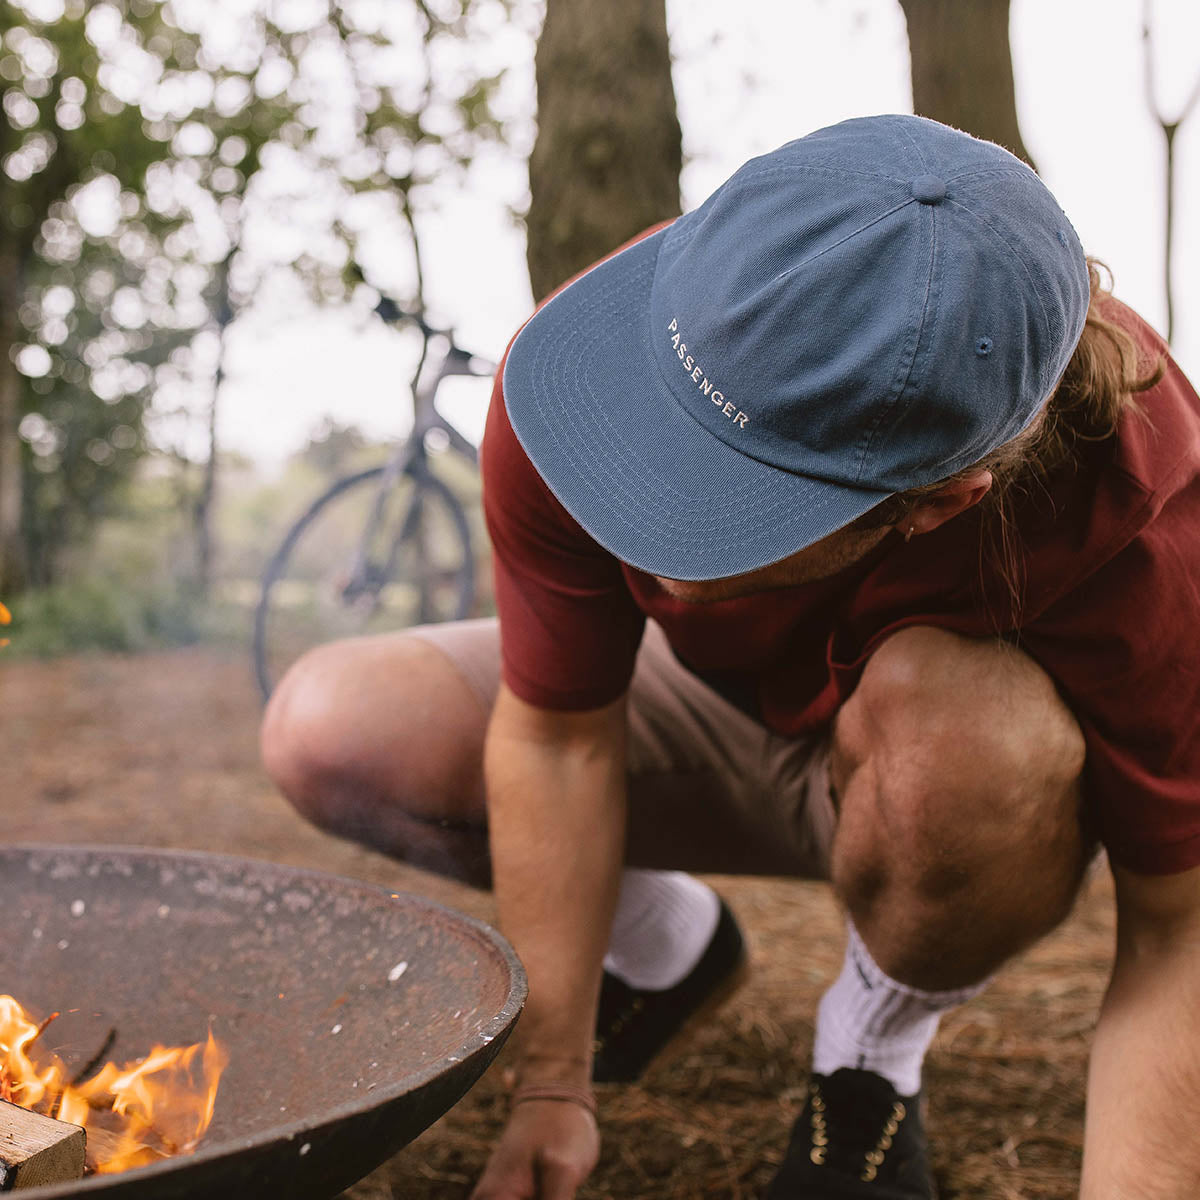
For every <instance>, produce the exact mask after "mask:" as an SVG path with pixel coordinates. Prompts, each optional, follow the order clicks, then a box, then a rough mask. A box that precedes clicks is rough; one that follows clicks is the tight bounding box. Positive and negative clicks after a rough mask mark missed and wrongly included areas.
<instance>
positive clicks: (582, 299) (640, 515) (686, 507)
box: [504, 229, 892, 580]
mask: <svg viewBox="0 0 1200 1200" xmlns="http://www.w3.org/2000/svg"><path fill="white" fill-rule="evenodd" d="M667 232H668V230H667V229H664V230H660V231H659V232H657V233H654V234H652V235H650V236H649V237H647V238H644V239H642V240H641V241H640V242H636V243H635V244H634V245H632V246H630V247H629V248H627V249H626V250H623V251H622V252H621V253H620V254H618V255H616V256H614V257H612V258H609V259H606V260H605V261H604V262H602V263H600V264H599V265H598V266H596V267H594V268H592V270H590V271H589V272H588V273H587V274H586V275H584V276H583V277H582V278H580V279H578V280H576V281H575V282H574V283H573V284H571V286H570V287H568V288H566V289H565V290H564V291H562V292H560V293H559V294H558V295H557V296H555V297H554V298H553V299H552V300H551V301H550V302H549V303H548V304H546V305H545V306H544V307H543V308H542V309H541V310H539V311H538V312H537V313H536V314H535V315H534V316H533V318H532V319H531V320H530V321H529V323H528V324H527V325H526V326H525V328H524V329H523V330H522V331H521V333H520V335H519V336H518V337H517V339H516V340H515V341H514V342H513V345H512V348H511V349H510V351H509V354H508V360H507V363H506V365H505V370H504V396H505V401H506V404H507V407H508V414H509V419H510V420H511V422H512V426H513V429H514V430H515V432H516V435H517V438H518V439H519V440H520V442H521V445H522V446H523V447H524V449H525V452H526V454H528V455H529V458H530V460H531V461H532V462H533V464H534V466H535V467H536V468H537V470H538V473H539V474H540V475H541V476H542V478H543V479H544V480H545V481H546V484H547V486H548V487H549V488H550V490H551V491H552V492H553V493H554V495H555V496H556V497H557V498H558V500H559V501H560V502H561V504H562V505H563V507H564V508H566V510H567V511H568V512H569V513H570V514H571V516H572V517H574V518H575V520H576V521H578V522H579V524H580V525H581V526H582V527H583V528H584V529H585V530H586V531H587V532H588V534H590V535H591V537H593V538H594V539H595V540H596V541H597V542H598V543H599V544H600V545H601V546H603V547H604V548H605V549H606V550H608V551H609V552H610V553H612V554H614V555H615V556H616V557H617V558H619V559H621V560H622V561H623V562H627V563H629V564H630V565H631V566H634V567H637V568H638V569H640V570H642V571H646V572H649V573H650V574H652V575H659V576H662V577H664V578H668V579H681V580H701V579H721V578H727V577H729V576H732V575H742V574H744V573H745V572H747V571H753V570H755V569H757V568H758V567H763V566H766V565H767V564H769V563H773V562H778V561H779V560H780V559H782V558H786V557H788V556H789V555H791V554H794V553H796V551H798V550H802V549H803V548H805V547H806V546H810V545H812V543H814V542H816V541H819V540H820V539H821V538H823V537H826V536H827V535H828V534H830V533H833V532H834V531H835V530H837V529H840V528H842V527H843V526H844V525H847V524H849V522H851V521H853V520H855V519H856V518H857V517H860V516H862V515H863V514H864V513H865V512H867V511H869V510H870V509H872V508H874V507H875V505H877V504H879V503H880V502H881V501H883V500H885V499H886V498H887V497H888V495H890V494H892V493H889V492H879V491H863V490H859V489H855V488H847V487H845V486H844V485H840V484H832V483H829V482H827V481H824V480H820V479H813V478H810V477H808V476H804V475H797V474H793V473H791V472H789V471H782V470H779V469H778V468H776V467H772V466H770V465H768V464H766V463H762V462H759V461H758V460H756V459H754V458H751V457H749V456H748V455H745V454H742V453H739V452H738V451H736V450H734V449H733V448H732V447H731V446H729V445H727V444H726V443H724V442H722V441H721V440H720V439H719V438H716V437H714V436H713V435H712V434H711V433H710V432H709V431H708V430H707V429H705V428H704V426H703V425H701V424H700V422H699V421H697V420H696V419H695V418H694V417H692V416H691V415H690V414H689V413H688V411H687V410H686V409H685V408H684V407H683V406H682V405H681V404H680V403H679V402H678V401H677V400H676V399H675V397H674V395H673V394H672V392H671V389H670V388H669V387H668V386H667V384H666V382H665V381H664V380H663V377H662V374H661V371H660V368H659V366H658V363H657V361H656V359H655V356H654V354H653V353H652V350H651V346H650V335H651V329H650V318H649V315H648V314H649V311H650V290H651V285H652V283H653V280H654V267H655V262H656V261H657V258H658V254H659V250H660V248H661V246H662V243H663V238H664V237H665V236H666V234H667Z"/></svg>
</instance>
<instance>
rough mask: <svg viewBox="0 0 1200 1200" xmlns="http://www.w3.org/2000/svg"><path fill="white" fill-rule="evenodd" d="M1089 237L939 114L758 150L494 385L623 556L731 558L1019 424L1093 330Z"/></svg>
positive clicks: (544, 325) (580, 516)
mask: <svg viewBox="0 0 1200 1200" xmlns="http://www.w3.org/2000/svg"><path fill="white" fill-rule="evenodd" d="M1088 300H1089V286H1088V271H1087V265H1086V262H1085V259H1084V253H1083V249H1082V247H1081V246H1080V244H1079V239H1078V238H1077V236H1076V235H1075V231H1074V229H1072V227H1071V224H1070V222H1069V221H1068V220H1067V218H1066V217H1065V216H1064V214H1063V212H1062V210H1061V209H1060V208H1059V206H1058V204H1057V202H1056V201H1055V199H1054V197H1053V196H1052V195H1051V194H1050V192H1049V191H1048V190H1047V188H1046V187H1045V185H1044V184H1043V183H1042V182H1041V180H1040V179H1039V178H1038V177H1037V175H1036V174H1035V173H1034V172H1033V171H1032V170H1030V169H1029V167H1027V166H1026V165H1025V164H1024V163H1022V162H1021V161H1020V160H1019V159H1017V158H1015V157H1013V156H1012V155H1011V154H1009V153H1008V152H1007V151H1006V150H1003V149H1001V148H1000V147H999V146H996V145H993V144H992V143H990V142H984V141H980V140H979V139H977V138H973V137H970V136H968V135H967V134H965V133H960V132H958V131H957V130H953V129H950V128H948V127H946V126H944V125H940V124H938V123H937V122H935V121H929V120H925V119H923V118H921V117H912V116H878V117H866V118H861V119H857V120H851V121H845V122H842V123H841V124H838V125H834V126H831V127H829V128H827V129H821V130H818V131H817V132H815V133H812V134H810V135H809V136H807V137H803V138H800V139H799V140H797V141H794V142H789V143H788V144H787V145H785V146H782V147H781V148H780V149H778V150H775V151H773V152H772V153H770V154H766V155H764V156H762V157H760V158H755V159H752V160H751V161H750V162H748V163H746V164H745V165H744V166H743V167H741V168H740V169H739V170H738V171H737V173H736V174H734V175H733V176H732V178H730V179H729V180H728V181H727V182H726V183H724V184H722V185H721V187H719V188H718V189H717V190H716V192H714V193H713V195H712V196H710V197H709V199H708V200H707V201H705V203H704V204H702V205H701V206H700V207H699V208H698V209H696V210H695V211H694V212H690V213H688V214H686V215H685V216H682V217H680V218H679V219H678V220H677V221H675V222H674V223H672V224H671V225H669V226H668V227H666V228H665V229H662V230H660V231H658V232H657V233H654V234H652V235H650V236H649V237H646V238H644V239H642V240H641V241H638V242H636V243H634V244H633V245H631V246H629V247H628V248H626V249H625V250H623V251H622V252H621V253H619V254H617V255H615V256H613V257H611V258H609V259H606V260H604V261H603V262H601V263H599V264H598V265H597V266H595V267H593V268H592V269H591V270H590V271H588V272H587V273H586V274H585V275H583V276H581V277H580V278H579V279H577V280H576V281H575V282H574V283H572V284H571V285H570V286H569V287H567V288H566V289H564V290H563V291H562V292H560V293H558V294H557V295H556V296H554V297H553V298H552V299H551V300H550V301H549V302H548V303H547V304H546V305H544V306H543V307H542V308H541V309H540V310H539V311H538V312H537V313H536V314H535V315H534V316H533V318H532V319H531V320H530V321H529V322H528V324H527V325H526V326H525V328H524V329H523V330H522V331H521V333H520V334H519V335H518V337H517V338H516V340H515V341H514V343H513V345H512V348H511V349H510V351H509V355H508V359H507V363H506V366H505V371H504V395H505V400H506V403H507V406H508V413H509V417H510V420H511V421H512V425H513V428H514V430H515V431H516V434H517V437H518V439H519V440H520V442H521V444H522V446H523V447H524V449H525V452H526V453H527V454H528V455H529V457H530V459H531V460H532V462H533V464H534V466H535V467H536V468H537V470H538V472H539V474H540V475H541V476H542V477H543V478H544V479H545V481H546V483H547V485H548V486H549V488H550V490H551V491H552V492H553V493H554V494H555V496H557V498H558V499H559V501H560V502H561V503H562V504H563V506H564V507H565V508H566V509H567V511H568V512H569V513H570V514H571V515H572V516H573V517H574V518H575V520H576V521H578V522H579V524H580V525H581V526H582V527H583V528H584V529H585V530H586V531H587V532H588V533H589V534H590V535H591V536H592V537H593V538H594V539H595V540H596V541H597V542H599V543H600V545H602V546H604V547H605V548H606V549H607V550H609V551H610V552H611V553H612V554H614V555H616V557H617V558H619V559H621V560H623V561H624V562H627V563H629V564H630V565H632V566H634V567H637V568H639V569H641V570H643V571H647V572H649V573H651V574H654V575H659V576H664V577H667V578H672V579H681V580H700V579H718V578H723V577H727V576H731V575H740V574H742V573H744V572H746V571H752V570H754V569H756V568H758V567H762V566H766V565H767V564H769V563H773V562H777V561H778V560H779V559H782V558H786V557H787V556H788V555H790V554H794V553H795V552H796V551H798V550H801V549H803V548H804V547H806V546H809V545H811V544H812V543H813V542H816V541H818V540H819V539H821V538H823V537H826V536H827V535H828V534H830V533H833V532H834V531H835V530H838V529H840V528H842V527H843V526H845V525H847V524H849V523H850V522H851V521H853V520H855V519H856V518H857V517H860V516H862V515H863V514H864V513H866V512H867V511H869V510H870V509H871V508H873V507H875V505H877V504H879V503H881V502H882V501H883V500H885V499H887V498H888V497H889V496H892V495H895V494H896V493H898V492H903V491H907V490H908V489H910V488H914V487H919V486H922V485H924V484H930V483H935V482H937V481H939V480H942V479H945V478H947V477H949V476H951V475H953V474H954V473H955V472H957V471H959V470H961V469H962V468H963V467H966V466H969V465H970V464H971V463H974V462H977V461H978V460H979V459H980V458H982V457H983V456H984V455H986V454H987V453H988V452H989V451H991V450H993V449H995V448H996V447H997V446H999V445H1001V444H1002V443H1004V442H1007V441H1009V440H1011V439H1012V438H1014V437H1016V436H1017V434H1019V433H1020V432H1021V431H1022V430H1023V429H1025V428H1026V427H1027V426H1028V425H1029V424H1030V422H1031V421H1032V420H1033V418H1034V417H1035V416H1036V415H1037V413H1038V412H1039V410H1040V409H1041V408H1042V406H1043V404H1044V403H1045V401H1046V400H1047V399H1048V398H1049V396H1050V394H1051V393H1052V391H1053V390H1054V387H1055V386H1056V384H1057V381H1058V380H1059V378H1060V377H1061V375H1062V373H1063V371H1064V370H1065V368H1066V365H1067V362H1068V360H1069V359H1070V357H1071V354H1072V352H1073V350H1074V348H1075V345H1076V343H1077V342H1078V340H1079V337H1080V334H1081V333H1082V332H1083V324H1084V319H1085V317H1086V314H1087V308H1088Z"/></svg>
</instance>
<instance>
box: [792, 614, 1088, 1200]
mask: <svg viewBox="0 0 1200 1200" xmlns="http://www.w3.org/2000/svg"><path fill="white" fill-rule="evenodd" d="M1083 757H1084V746H1083V737H1082V734H1081V733H1080V731H1079V728H1078V726H1077V725H1076V723H1075V720H1074V718H1073V717H1072V716H1071V714H1070V712H1069V711H1068V710H1067V708H1066V706H1065V705H1064V703H1063V702H1062V700H1061V699H1060V697H1059V696H1058V694H1057V692H1056V691H1055V689H1054V686H1053V684H1052V683H1051V682H1050V680H1049V679H1048V677H1047V676H1046V675H1045V674H1044V673H1043V672H1042V671H1041V670H1040V669H1039V668H1038V667H1037V665H1036V664H1035V663H1033V662H1032V661H1031V660H1030V659H1029V658H1027V657H1026V656H1025V655H1023V654H1021V653H1020V652H1019V651H1016V650H1014V649H1012V648H1011V647H1009V646H1006V645H1002V644H1000V643H989V642H981V641H971V640H967V639H964V638H960V637H958V636H957V635H954V634H951V633H946V632H944V631H940V630H935V629H928V628H913V629H908V630H905V631H903V632H901V633H898V634H896V635H895V636H893V637H892V638H890V639H889V640H888V641H887V642H885V643H884V644H883V646H882V647H881V648H880V649H879V650H878V651H877V652H876V653H875V655H874V656H873V657H872V658H871V660H870V662H869V663H868V665H867V668H866V670H865V671H864V673H863V676H862V680H861V682H860V684H859V686H858V688H857V689H856V691H855V692H854V694H853V695H852V696H851V698H850V699H849V700H848V701H847V702H846V704H845V705H844V706H843V708H842V710H841V712H840V713H839V715H838V719H837V722H836V725H835V730H834V743H833V751H832V758H831V776H832V782H833V786H834V789H835V793H836V797H837V800H836V803H837V808H838V814H839V819H838V826H837V831H836V834H835V837H834V842H833V849H832V860H831V876H832V882H833V886H834V890H835V892H836V893H837V895H838V897H839V899H840V900H841V901H842V903H843V904H844V906H845V908H846V911H847V915H848V918H849V925H850V929H849V934H850V937H849V947H848V953H847V959H846V964H845V967H844V969H843V972H842V974H841V976H840V977H839V978H838V980H837V981H836V982H835V983H834V985H833V987H832V988H831V989H830V990H829V992H828V993H827V994H826V996H825V997H824V999H823V1000H822V1003H821V1007H820V1010H819V1013H818V1022H817V1034H816V1046H815V1053H814V1088H815V1090H814V1091H813V1094H812V1096H810V1100H809V1103H808V1105H807V1106H806V1108H805V1111H804V1113H803V1114H802V1116H801V1119H800V1121H798V1122H797V1125H796V1129H795V1131H794V1133H793V1143H792V1146H791V1147H790V1149H789V1154H788V1159H787V1162H786V1163H785V1166H784V1169H783V1171H782V1172H781V1174H780V1178H779V1180H778V1181H777V1183H776V1186H775V1188H774V1190H773V1191H772V1193H771V1195H772V1196H773V1197H779V1198H780V1200H783V1198H785V1197H790V1196H792V1195H797V1196H800V1195H808V1194H810V1193H811V1194H824V1193H823V1192H821V1190H820V1189H821V1188H823V1187H824V1188H828V1187H829V1186H830V1184H829V1178H828V1177H829V1175H830V1174H832V1175H836V1176H844V1177H845V1178H846V1182H845V1183H842V1182H841V1181H840V1180H839V1183H838V1187H841V1188H842V1189H843V1190H841V1191H838V1193H837V1194H839V1195H847V1196H850V1195H862V1196H870V1195H871V1194H873V1191H872V1189H873V1188H875V1187H877V1186H879V1185H880V1184H881V1183H883V1182H890V1183H891V1184H892V1185H893V1186H895V1187H898V1188H899V1189H900V1190H899V1192H898V1193H897V1194H899V1195H909V1196H914V1197H919V1196H927V1195H931V1194H932V1191H931V1184H930V1183H929V1182H928V1180H927V1178H926V1177H925V1170H926V1168H925V1165H924V1163H923V1162H922V1161H921V1160H922V1158H923V1150H922V1146H921V1140H922V1139H921V1136H920V1129H919V1119H920V1118H919V1112H918V1111H917V1104H916V1103H915V1102H914V1101H913V1100H912V1099H911V1093H913V1092H915V1091H916V1090H917V1084H918V1083H919V1072H920V1063H921V1059H922V1058H923V1055H924V1052H925V1049H926V1047H927V1046H928V1043H929V1041H930V1040H931V1038H932V1037H933V1033H934V1031H935V1029H936V1026H937V1020H938V1016H939V1014H940V1013H941V1012H942V1011H944V1010H945V1009H947V1008H949V1007H951V1006H953V1005H954V1004H956V1003H958V1002H960V1001H961V1000H962V999H964V998H965V997H966V996H967V995H969V994H971V992H972V991H973V990H977V988H978V986H979V985H981V984H982V982H983V981H985V980H986V979H987V977H988V976H989V975H990V974H991V973H993V972H994V971H995V970H996V969H997V967H999V966H1000V965H1001V964H1002V963H1003V962H1004V961H1005V960H1006V959H1008V958H1010V957H1011V956H1012V955H1014V954H1016V953H1017V952H1018V951H1020V950H1022V949H1023V948H1024V947H1026V946H1028V945H1029V944H1030V943H1032V942H1033V941H1035V940H1036V939H1037V938H1039V937H1041V936H1042V935H1043V934H1045V933H1048V932H1049V931H1050V930H1051V929H1053V928H1054V927H1055V926H1056V925H1057V924H1058V923H1059V922H1060V921H1062V919H1063V918H1064V917H1065V916H1066V915H1067V913H1068V911H1069V910H1070V907H1071V905H1072V903H1073V901H1074V898H1075V895H1076V892H1077V890H1078V887H1079V883H1080V880H1081V879H1082V876H1083V872H1084V870H1085V867H1086V865H1087V862H1088V860H1089V859H1090V857H1091V854H1092V852H1093V849H1094V846H1093V842H1092V839H1091V838H1090V837H1089V836H1088V834H1087V833H1086V832H1085V830H1084V827H1083V825H1082V823H1081V820H1080V802H1081V791H1080V773H1081V771H1082V767H1083ZM872 1113H873V1117H872V1116H871V1115H870V1114H872ZM898 1114H900V1115H899V1116H898ZM864 1116H867V1117H868V1119H865V1120H864ZM813 1189H816V1190H813ZM856 1189H857V1190H856Z"/></svg>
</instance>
